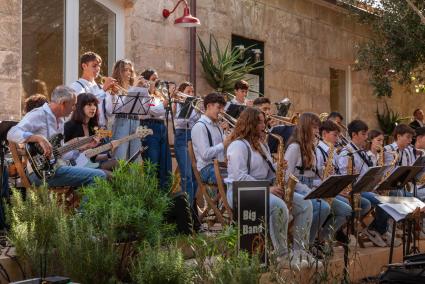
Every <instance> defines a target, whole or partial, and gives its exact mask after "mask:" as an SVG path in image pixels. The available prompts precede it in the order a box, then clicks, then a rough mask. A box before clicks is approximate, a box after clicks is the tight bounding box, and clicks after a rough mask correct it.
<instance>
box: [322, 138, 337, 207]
mask: <svg viewBox="0 0 425 284" xmlns="http://www.w3.org/2000/svg"><path fill="white" fill-rule="evenodd" d="M325 143H326V144H327V145H328V147H329V152H328V159H327V160H326V164H325V168H324V170H323V177H322V180H325V179H326V178H327V177H329V176H330V175H332V174H333V173H334V165H333V159H334V153H335V151H334V150H335V146H334V145H333V143H327V142H325ZM326 201H327V202H328V203H329V206H332V202H333V198H326Z"/></svg>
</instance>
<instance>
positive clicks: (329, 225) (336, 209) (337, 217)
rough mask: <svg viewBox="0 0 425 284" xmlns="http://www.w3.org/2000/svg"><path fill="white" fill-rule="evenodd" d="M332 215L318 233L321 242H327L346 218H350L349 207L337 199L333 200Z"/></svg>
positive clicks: (350, 210)
mask: <svg viewBox="0 0 425 284" xmlns="http://www.w3.org/2000/svg"><path fill="white" fill-rule="evenodd" d="M331 212H332V215H331V216H330V218H328V220H327V221H326V223H325V224H324V227H323V228H322V230H321V232H320V239H321V240H329V239H331V238H332V236H333V235H334V233H335V232H336V231H338V230H339V229H340V228H341V227H342V225H344V224H345V223H346V222H347V220H348V218H349V217H350V216H351V212H352V209H351V206H350V205H349V204H347V203H345V202H343V201H341V200H338V199H337V198H334V199H333V201H332V205H331Z"/></svg>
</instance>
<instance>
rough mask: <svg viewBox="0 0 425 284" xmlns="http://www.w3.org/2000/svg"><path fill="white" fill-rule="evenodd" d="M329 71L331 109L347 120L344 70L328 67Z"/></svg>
mask: <svg viewBox="0 0 425 284" xmlns="http://www.w3.org/2000/svg"><path fill="white" fill-rule="evenodd" d="M329 72H330V102H331V111H337V112H339V113H340V114H342V116H343V117H344V120H345V121H348V120H349V117H348V110H347V103H348V102H347V95H346V93H347V86H346V85H347V84H346V72H345V70H339V69H333V68H330V69H329Z"/></svg>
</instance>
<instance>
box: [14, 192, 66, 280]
mask: <svg viewBox="0 0 425 284" xmlns="http://www.w3.org/2000/svg"><path fill="white" fill-rule="evenodd" d="M57 201H58V200H57V197H56V195H54V194H53V193H51V192H49V191H48V190H47V188H46V187H40V188H37V189H34V190H31V191H28V194H27V197H26V199H25V200H23V199H22V197H21V195H20V194H19V193H18V192H17V191H16V192H15V194H14V195H13V196H12V199H11V206H10V208H8V216H9V220H10V225H11V228H10V231H9V233H8V237H9V239H10V241H11V243H13V245H14V246H15V248H16V253H17V255H18V256H19V258H20V259H21V260H23V261H24V263H26V264H28V265H29V269H30V274H31V275H32V276H41V277H45V276H46V275H50V274H53V273H56V272H57V271H60V266H56V265H55V264H56V260H57V254H56V249H55V248H56V247H57V240H58V234H59V232H58V228H59V227H60V226H61V225H62V224H64V223H66V222H67V216H66V213H65V211H64V209H63V208H62V207H61V206H58V202H57Z"/></svg>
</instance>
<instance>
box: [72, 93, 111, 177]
mask: <svg viewBox="0 0 425 284" xmlns="http://www.w3.org/2000/svg"><path fill="white" fill-rule="evenodd" d="M97 106H98V101H97V98H96V96H95V95H93V94H86V93H83V94H80V95H79V96H78V97H77V105H76V107H75V109H74V111H73V112H72V115H71V119H70V120H68V121H67V122H65V127H64V136H65V138H64V141H65V143H66V142H68V141H69V140H72V139H74V138H78V137H85V136H92V135H94V134H95V129H96V128H98V127H99V119H98V117H99V112H98V111H97ZM100 145H101V141H98V140H93V141H92V142H91V143H89V144H86V145H84V146H82V147H80V148H79V150H80V151H84V150H87V149H91V148H95V147H97V146H100ZM92 161H93V162H95V163H98V164H99V165H98V167H97V168H100V169H102V170H104V171H105V172H106V173H107V174H108V176H110V173H111V171H112V169H113V168H114V167H116V166H117V161H116V160H115V159H111V155H110V154H109V152H108V153H107V154H99V155H97V156H96V157H93V159H92Z"/></svg>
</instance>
